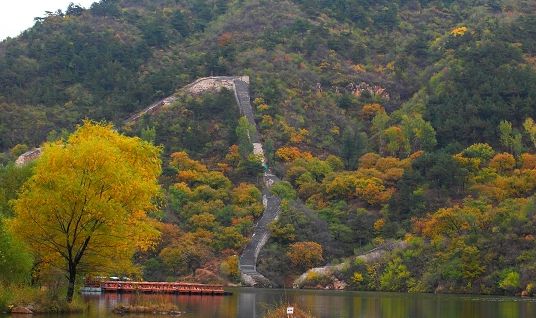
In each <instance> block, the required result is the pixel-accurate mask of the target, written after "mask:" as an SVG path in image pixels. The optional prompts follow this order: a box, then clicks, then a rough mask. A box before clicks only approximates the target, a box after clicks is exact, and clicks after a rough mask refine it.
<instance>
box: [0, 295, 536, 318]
mask: <svg viewBox="0 0 536 318" xmlns="http://www.w3.org/2000/svg"><path fill="white" fill-rule="evenodd" d="M226 290H228V291H231V292H233V295H232V296H186V295H134V294H102V295H98V294H97V295H85V296H84V299H85V301H86V302H87V304H88V308H89V309H88V311H87V312H86V313H84V314H74V315H60V316H58V315H40V316H39V317H43V318H45V317H47V318H48V317H62V318H82V317H84V318H94V317H109V316H116V317H119V316H117V315H114V314H112V313H111V309H112V308H113V307H114V306H115V305H116V304H120V303H125V304H126V303H129V304H148V303H157V304H158V303H174V304H175V305H176V306H177V307H179V309H180V310H181V311H183V312H186V313H185V314H183V315H181V316H180V317H186V318H201V317H203V318H235V317H239V318H260V317H262V316H263V314H264V313H265V311H266V309H267V308H269V307H270V306H274V305H276V304H281V303H287V302H291V303H296V304H298V305H299V306H300V308H302V309H307V310H308V311H311V312H312V313H313V314H314V315H316V317H318V318H354V317H355V318H357V317H363V318H365V317H366V318H409V317H411V318H419V317H422V318H434V317H436V318H478V317H482V318H511V317H512V318H514V317H531V318H532V317H536V299H530V298H527V299H525V298H514V297H493V296H479V295H432V294H402V293H376V292H340V291H318V290H282V289H253V288H228V289H226ZM0 316H1V314H0ZM131 316H132V317H151V316H152V315H145V316H143V315H131ZM160 317H164V316H160Z"/></svg>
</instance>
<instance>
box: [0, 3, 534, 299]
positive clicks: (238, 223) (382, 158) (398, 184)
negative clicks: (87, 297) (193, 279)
mask: <svg viewBox="0 0 536 318" xmlns="http://www.w3.org/2000/svg"><path fill="white" fill-rule="evenodd" d="M535 12H536V3H535V2H534V1H525V0H478V1H469V0H467V1H465V0H463V1H451V0H375V1H373V0H357V1H356V0H338V1H331V0H307V1H305V0H286V1H285V0H280V1H275V0H274V1H269V0H235V1H224V0H211V1H208V0H151V1H148V0H101V1H99V2H97V3H95V4H93V5H92V6H91V8H88V9H83V8H81V7H78V6H76V5H71V6H69V8H67V9H66V10H64V11H57V12H52V13H47V14H46V15H45V16H43V17H39V18H36V23H35V25H34V27H32V28H31V29H28V30H26V31H25V32H24V33H23V34H22V35H21V36H19V37H17V38H14V39H7V40H5V41H3V42H2V43H0V151H3V153H2V156H1V158H0V162H1V164H2V168H1V171H0V180H2V184H1V186H2V191H1V192H0V201H1V202H0V208H1V209H2V210H0V213H1V214H0V215H1V216H2V217H5V218H10V217H11V216H12V214H13V213H12V211H11V207H10V206H9V204H7V201H8V200H10V199H14V198H16V196H17V195H16V193H17V191H18V189H19V187H20V186H21V184H22V182H23V181H24V180H25V179H26V178H28V177H29V176H30V175H31V171H30V170H31V169H28V167H25V168H16V167H14V166H13V161H14V159H15V158H16V156H18V155H19V154H21V153H22V152H24V151H25V150H27V149H29V148H32V147H35V146H39V145H40V144H41V143H42V142H44V141H46V140H48V141H53V140H59V139H62V138H65V136H67V135H68V134H69V133H70V132H72V131H73V129H74V127H75V126H76V125H77V124H80V123H81V122H82V120H83V119H84V118H90V119H94V120H106V121H110V122H113V123H114V124H115V125H116V127H117V128H118V129H119V130H121V131H122V132H124V133H126V134H130V135H137V136H140V137H142V138H143V139H145V140H148V141H151V142H153V143H155V144H157V145H162V146H163V155H162V160H163V173H162V176H161V177H160V183H161V184H162V186H163V188H164V192H165V194H164V195H163V196H162V202H161V203H160V204H159V206H160V210H161V211H160V213H158V218H159V219H160V220H161V221H163V223H160V224H159V227H160V228H159V230H160V231H161V232H162V233H163V237H162V241H161V242H160V244H159V245H158V246H157V247H155V248H154V250H152V251H146V252H144V253H139V254H138V255H136V262H137V264H138V265H140V266H141V268H142V269H143V273H144V275H145V278H146V279H176V278H177V277H180V276H186V275H189V274H193V276H195V271H196V269H198V268H204V269H207V271H209V272H210V273H215V276H217V277H216V278H214V277H212V276H210V275H208V274H207V273H205V274H206V275H205V276H204V278H206V277H209V276H210V279H216V280H217V279H222V278H223V279H227V280H231V281H233V280H235V281H236V280H237V279H238V273H237V268H236V266H237V258H236V256H235V255H236V253H239V252H240V250H241V248H242V247H243V246H244V244H245V242H247V239H248V237H249V235H250V234H251V230H252V226H253V224H254V221H255V220H256V219H257V218H258V216H259V215H260V213H261V211H262V206H261V203H260V200H261V194H260V191H259V189H258V188H260V187H261V185H260V181H259V173H261V172H262V167H261V166H260V164H259V163H258V162H256V161H255V159H254V158H252V157H251V156H250V153H251V151H252V150H251V149H248V148H247V147H246V146H245V144H247V142H244V138H245V135H247V130H248V127H246V126H247V124H245V123H243V122H242V123H240V120H239V113H238V108H237V106H236V104H235V101H234V97H233V96H232V93H230V92H228V91H225V90H224V91H221V92H219V93H211V94H207V95H202V96H183V95H180V96H179V97H178V98H177V100H176V101H175V102H174V103H173V104H172V105H169V106H168V107H166V108H165V109H163V110H162V111H160V112H157V113H156V114H154V115H151V116H149V115H148V116H144V117H143V118H142V119H141V120H140V121H138V122H137V123H135V124H132V125H127V126H125V125H124V120H125V119H126V118H127V117H128V116H129V115H131V114H132V113H133V112H135V111H138V110H140V109H142V108H144V107H146V106H147V105H149V104H151V103H152V102H155V101H157V100H159V99H161V98H163V97H165V96H168V95H171V94H173V93H174V92H176V91H177V89H179V88H180V87H182V86H184V85H186V84H188V83H190V82H191V81H193V80H195V79H196V78H198V77H205V76H211V75H247V76H249V77H250V80H251V85H250V88H251V90H252V92H251V96H252V103H253V106H254V108H255V116H256V120H257V126H258V127H259V130H260V131H259V133H260V135H261V138H262V140H263V144H264V145H265V149H264V150H265V152H266V157H267V159H268V165H269V166H270V167H271V168H273V170H274V171H275V172H276V173H277V175H278V176H279V177H281V178H282V179H283V181H282V182H281V183H279V184H277V185H275V186H274V188H273V192H274V193H276V194H277V195H279V196H280V197H281V198H282V199H283V203H282V208H283V212H282V215H281V218H280V219H279V220H278V221H277V222H275V223H273V224H271V226H270V228H271V232H272V238H271V239H270V241H269V244H268V245H267V246H266V247H265V250H263V252H262V254H261V262H260V264H259V268H260V270H262V271H263V272H264V273H267V275H266V276H268V277H269V278H270V279H272V280H273V281H274V282H276V283H278V284H281V285H282V284H286V285H287V286H288V285H289V284H291V283H292V280H293V279H294V278H295V277H296V276H297V275H299V274H301V273H303V272H304V271H305V270H307V269H309V268H311V267H314V266H320V265H325V264H328V263H329V264H337V263H342V262H346V263H347V264H349V265H348V266H346V267H344V270H342V271H341V272H337V273H335V274H334V276H336V277H316V276H314V275H313V277H309V278H310V279H309V282H308V283H307V284H308V286H312V287H315V286H318V285H320V286H325V285H327V284H330V282H331V281H332V280H333V279H337V280H341V281H345V282H346V283H347V284H348V285H347V287H348V288H354V289H360V290H390V291H415V292H433V291H438V292H473V293H494V294H500V293H509V294H519V293H521V292H523V293H524V294H526V295H532V294H533V293H534V284H536V249H535V248H536V227H535V224H536V197H535V196H534V194H535V192H536V124H535V123H534V120H533V119H536V15H535ZM3 180H6V182H4V181H3ZM0 226H1V224H0ZM1 240H3V241H5V242H7V243H5V244H19V242H14V243H10V242H11V239H9V238H6V239H4V238H3V237H2V236H0V247H1V246H2V245H1V244H3V243H2V241H1ZM393 240H404V241H405V242H407V245H408V247H407V248H406V249H404V250H397V251H394V252H393V253H391V254H389V255H388V256H385V257H384V258H382V259H381V260H377V261H374V262H371V263H366V262H362V261H360V260H356V259H355V256H356V255H359V254H360V253H362V252H365V251H367V250H369V249H371V248H373V247H376V246H381V245H382V244H384V243H385V242H390V241H393ZM6 246H7V245H6ZM304 251H307V252H310V253H304ZM15 261H16V260H14V262H15ZM24 261H25V260H23V262H24ZM26 261H27V260H26ZM30 263H31V262H30ZM289 264H290V266H288V265H289ZM2 266H4V265H3V263H2V261H1V260H0V270H1V269H2ZM6 266H7V265H6ZM26 267H29V266H26ZM26 267H25V268H26ZM28 270H30V269H29V268H28ZM204 278H203V279H204Z"/></svg>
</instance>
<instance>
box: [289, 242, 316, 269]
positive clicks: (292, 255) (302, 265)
mask: <svg viewBox="0 0 536 318" xmlns="http://www.w3.org/2000/svg"><path fill="white" fill-rule="evenodd" d="M287 256H288V258H289V259H290V262H291V263H292V266H293V267H294V268H296V269H299V270H306V269H309V268H313V267H315V266H319V265H320V264H322V262H323V261H324V258H323V257H322V245H320V244H318V243H316V242H296V243H293V244H291V245H290V246H289V250H288V252H287Z"/></svg>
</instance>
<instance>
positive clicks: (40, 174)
mask: <svg viewBox="0 0 536 318" xmlns="http://www.w3.org/2000/svg"><path fill="white" fill-rule="evenodd" d="M159 156H160V149H159V148H158V147H155V146H153V145H152V144H150V143H148V142H145V141H143V140H141V139H139V138H132V137H126V136H123V135H121V134H119V133H118V132H116V131H114V130H113V129H112V127H111V126H110V125H107V124H100V123H94V122H90V121H86V122H84V124H83V125H82V126H81V127H78V129H77V130H76V131H75V132H74V133H73V134H72V135H71V136H70V137H69V138H68V139H67V140H66V141H57V142H53V143H47V144H45V145H44V147H43V154H42V156H41V157H40V158H39V159H38V160H37V163H36V167H35V174H34V176H33V177H32V178H31V179H29V180H28V181H27V182H26V183H25V184H24V186H23V189H22V192H21V194H20V196H19V198H18V199H17V200H16V201H14V210H15V214H16V215H15V218H14V219H13V220H12V222H11V224H10V225H11V230H12V231H13V233H14V234H15V235H17V236H19V237H20V238H21V239H23V240H24V241H25V242H27V243H28V245H29V246H30V247H31V249H32V250H33V251H34V253H35V254H36V256H37V257H38V258H39V259H40V260H42V261H43V262H44V263H47V264H48V265H51V266H54V267H57V268H60V269H63V270H64V271H65V272H66V274H67V275H66V276H67V278H68V289H67V301H68V302H70V301H72V298H73V294H74V286H75V283H76V278H77V275H79V274H81V273H82V272H85V273H99V272H100V273H103V272H111V271H115V272H121V273H133V272H134V271H135V270H136V268H135V267H134V266H133V265H132V256H133V254H134V253H135V252H136V251H138V250H144V249H147V248H149V247H150V246H151V245H152V244H153V242H155V239H156V238H157V237H158V234H159V232H158V231H157V230H156V229H155V227H154V221H153V220H152V219H150V218H149V217H148V215H147V212H149V211H151V210H154V209H155V205H154V200H153V199H154V198H155V196H157V195H158V194H159V192H160V186H159V184H158V182H157V178H158V176H159V175H160V172H161V166H160V165H161V162H160V158H159Z"/></svg>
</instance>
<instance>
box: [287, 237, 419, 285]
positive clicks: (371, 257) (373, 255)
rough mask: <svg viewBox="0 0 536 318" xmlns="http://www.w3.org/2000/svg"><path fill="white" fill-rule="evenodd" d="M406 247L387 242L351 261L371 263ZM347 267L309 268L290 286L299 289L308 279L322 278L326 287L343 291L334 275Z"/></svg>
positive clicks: (343, 265) (398, 243)
mask: <svg viewBox="0 0 536 318" xmlns="http://www.w3.org/2000/svg"><path fill="white" fill-rule="evenodd" d="M407 246H408V243H407V242H405V241H394V242H389V243H386V244H383V245H380V246H378V247H376V248H373V249H372V250H370V251H368V252H366V253H363V254H361V255H358V256H356V257H355V258H353V259H360V260H362V261H363V262H364V263H372V262H375V261H378V260H380V259H381V258H382V257H384V256H385V255H386V254H388V253H390V252H391V251H393V250H397V249H405V248H406V247H407ZM353 259H352V260H353ZM349 266H350V263H349V262H348V261H347V262H344V263H341V264H337V265H328V266H322V267H315V268H311V269H310V270H308V271H307V272H305V273H303V274H302V275H300V277H298V278H297V279H295V280H294V283H293V284H292V286H293V287H294V288H301V287H302V286H304V285H305V284H306V283H307V280H308V278H309V277H324V278H327V280H329V281H330V284H328V285H330V286H333V288H335V289H344V288H345V287H346V284H344V283H343V282H340V281H339V280H338V279H337V278H336V277H335V276H334V274H335V273H340V272H343V271H344V270H345V269H346V268H348V267H349Z"/></svg>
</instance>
